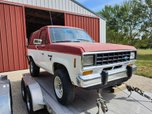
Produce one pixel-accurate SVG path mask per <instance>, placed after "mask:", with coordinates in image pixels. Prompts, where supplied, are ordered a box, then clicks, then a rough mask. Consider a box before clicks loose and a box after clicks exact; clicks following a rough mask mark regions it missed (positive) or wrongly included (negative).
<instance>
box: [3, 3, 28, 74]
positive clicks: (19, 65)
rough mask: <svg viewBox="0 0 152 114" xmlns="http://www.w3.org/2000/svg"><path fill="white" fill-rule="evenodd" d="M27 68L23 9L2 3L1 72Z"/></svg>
mask: <svg viewBox="0 0 152 114" xmlns="http://www.w3.org/2000/svg"><path fill="white" fill-rule="evenodd" d="M25 68H27V61H26V46H25V28H24V12H23V7H19V6H13V5H6V4H1V3H0V72H4V71H13V70H19V69H25Z"/></svg>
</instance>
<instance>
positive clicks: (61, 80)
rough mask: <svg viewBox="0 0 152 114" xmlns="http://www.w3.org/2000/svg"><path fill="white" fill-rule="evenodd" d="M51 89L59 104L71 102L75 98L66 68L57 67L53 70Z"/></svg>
mask: <svg viewBox="0 0 152 114" xmlns="http://www.w3.org/2000/svg"><path fill="white" fill-rule="evenodd" d="M53 89H54V93H55V96H56V98H57V100H58V102H60V103H61V104H63V105H68V104H70V103H72V102H73V100H74V98H75V91H74V86H73V85H72V83H71V81H70V79H69V75H68V73H67V71H66V70H64V69H59V70H56V71H55V76H54V80H53Z"/></svg>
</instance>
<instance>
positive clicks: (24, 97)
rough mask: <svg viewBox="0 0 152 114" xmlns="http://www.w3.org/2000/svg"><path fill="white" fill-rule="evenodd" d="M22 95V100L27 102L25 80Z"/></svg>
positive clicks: (22, 81)
mask: <svg viewBox="0 0 152 114" xmlns="http://www.w3.org/2000/svg"><path fill="white" fill-rule="evenodd" d="M21 94H22V99H23V101H24V102H25V101H26V86H25V83H24V80H23V78H22V80H21Z"/></svg>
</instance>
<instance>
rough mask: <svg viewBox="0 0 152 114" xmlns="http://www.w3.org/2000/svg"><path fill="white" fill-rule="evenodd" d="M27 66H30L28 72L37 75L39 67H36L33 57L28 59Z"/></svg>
mask: <svg viewBox="0 0 152 114" xmlns="http://www.w3.org/2000/svg"><path fill="white" fill-rule="evenodd" d="M29 66H30V73H31V75H32V76H33V77H38V76H39V73H40V67H38V66H37V65H36V64H35V62H34V61H33V59H30V61H29Z"/></svg>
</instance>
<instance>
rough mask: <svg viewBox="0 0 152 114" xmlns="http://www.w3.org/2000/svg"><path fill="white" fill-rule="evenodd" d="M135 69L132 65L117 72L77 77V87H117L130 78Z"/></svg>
mask: <svg viewBox="0 0 152 114" xmlns="http://www.w3.org/2000/svg"><path fill="white" fill-rule="evenodd" d="M136 68H137V67H136V66H135V65H132V66H127V67H126V68H122V69H119V70H118V69H117V70H112V71H105V72H104V73H103V71H102V72H101V73H98V74H91V75H88V76H78V78H77V83H78V86H79V87H82V88H105V87H109V86H115V85H119V84H121V83H123V82H125V81H127V80H128V79H129V78H131V76H132V73H133V71H135V70H136ZM104 77H106V78H104Z"/></svg>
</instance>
